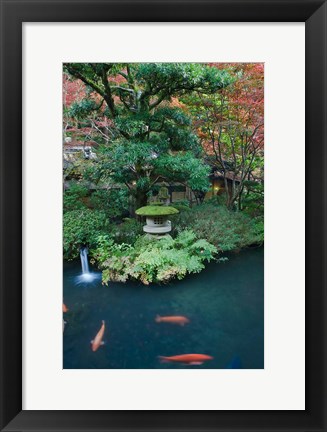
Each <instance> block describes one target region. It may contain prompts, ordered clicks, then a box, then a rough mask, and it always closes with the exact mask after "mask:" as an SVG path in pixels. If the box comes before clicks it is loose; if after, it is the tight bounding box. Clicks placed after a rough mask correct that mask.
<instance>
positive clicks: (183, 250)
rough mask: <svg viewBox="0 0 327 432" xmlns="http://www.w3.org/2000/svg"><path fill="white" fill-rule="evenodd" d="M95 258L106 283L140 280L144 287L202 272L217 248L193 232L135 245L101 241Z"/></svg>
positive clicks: (107, 240)
mask: <svg viewBox="0 0 327 432" xmlns="http://www.w3.org/2000/svg"><path fill="white" fill-rule="evenodd" d="M98 244H99V246H98V248H97V249H96V250H95V251H93V256H94V257H95V259H96V260H97V261H98V263H99V265H100V267H101V268H102V269H103V273H102V280H103V283H105V284H107V283H108V282H109V281H119V282H125V281H126V280H128V279H135V280H140V281H141V282H143V283H144V284H146V285H148V284H149V283H153V282H157V283H165V282H168V281H169V280H170V279H173V278H177V279H183V278H184V277H185V276H186V274H188V273H199V272H200V271H201V270H203V268H204V262H205V261H210V260H212V259H213V257H214V254H215V253H216V252H217V250H216V248H215V247H214V246H213V245H212V244H210V243H208V242H207V241H206V240H203V239H201V240H197V239H196V236H195V234H194V233H193V232H192V231H188V230H187V231H184V232H181V233H180V234H179V235H178V236H177V238H176V239H175V240H174V239H173V238H172V237H171V236H165V237H163V238H161V239H155V238H153V237H151V236H142V237H140V238H139V239H138V240H137V241H136V242H135V244H134V246H131V245H127V244H119V245H117V244H115V243H113V242H112V240H111V239H110V238H109V237H102V238H101V239H100V241H98Z"/></svg>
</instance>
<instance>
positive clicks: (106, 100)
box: [64, 63, 232, 207]
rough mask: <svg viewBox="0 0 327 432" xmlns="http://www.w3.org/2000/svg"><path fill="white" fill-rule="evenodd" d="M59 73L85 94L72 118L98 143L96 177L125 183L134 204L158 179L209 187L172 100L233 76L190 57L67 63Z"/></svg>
mask: <svg viewBox="0 0 327 432" xmlns="http://www.w3.org/2000/svg"><path fill="white" fill-rule="evenodd" d="M64 71H65V72H66V73H67V74H68V76H69V77H70V79H73V80H79V82H82V83H84V85H85V89H86V93H87V94H86V97H85V98H80V99H79V100H76V101H75V102H74V103H72V104H71V105H70V107H69V116H71V117H72V118H75V119H78V121H79V124H80V126H83V127H89V128H91V130H92V133H93V139H95V140H96V141H97V142H99V143H100V144H102V145H101V146H100V147H99V149H98V154H97V156H98V157H97V159H96V160H95V161H92V164H93V167H95V169H93V171H92V170H91V172H92V175H93V180H94V181H96V180H99V179H102V180H106V179H108V180H109V179H110V180H111V181H113V182H115V183H118V184H121V185H125V186H126V187H127V188H128V190H129V191H130V193H131V195H132V196H133V197H134V199H135V203H136V207H140V206H143V205H144V204H146V201H147V195H148V194H149V192H150V191H151V190H152V189H153V187H154V186H155V184H156V183H157V182H160V181H167V182H172V181H173V182H180V183H183V184H185V185H187V186H188V187H190V188H191V189H192V190H194V191H205V190H206V189H207V188H208V172H209V169H208V167H207V166H206V164H204V162H203V160H202V159H201V157H200V156H201V152H202V148H201V146H200V144H199V140H198V137H197V135H196V133H195V132H194V130H193V129H192V121H191V118H190V116H189V115H188V114H187V113H185V111H183V110H182V109H181V108H180V106H179V105H178V103H176V98H180V97H183V96H185V95H186V94H192V93H194V92H196V93H197V94H199V95H211V94H215V93H216V92H217V91H220V90H221V89H223V88H224V87H226V86H227V85H228V84H230V82H231V81H232V79H231V76H230V75H229V74H228V72H226V71H225V70H223V69H218V68H215V67H210V66H207V65H201V64H191V63H174V64H171V63H146V64H116V63H83V64H82V63H66V64H65V65H64ZM174 98H175V99H174ZM174 101H175V103H174Z"/></svg>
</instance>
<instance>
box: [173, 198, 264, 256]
mask: <svg viewBox="0 0 327 432" xmlns="http://www.w3.org/2000/svg"><path fill="white" fill-rule="evenodd" d="M173 227H174V230H175V231H176V232H177V233H178V232H181V231H183V230H185V229H189V228H192V230H193V231H194V233H195V234H196V236H197V237H198V238H204V239H206V240H207V241H208V242H210V243H212V244H214V245H215V246H216V248H217V249H218V251H219V252H227V251H233V250H238V249H241V248H244V247H246V246H250V245H253V244H261V243H262V242H263V235H264V231H263V219H262V218H251V217H250V216H249V215H247V214H245V213H242V212H233V211H229V210H228V209H227V208H226V207H225V206H217V205H214V204H212V203H210V204H207V203H204V204H201V205H199V206H196V207H193V208H192V209H190V211H184V212H181V213H180V214H179V215H176V216H175V217H174V221H173Z"/></svg>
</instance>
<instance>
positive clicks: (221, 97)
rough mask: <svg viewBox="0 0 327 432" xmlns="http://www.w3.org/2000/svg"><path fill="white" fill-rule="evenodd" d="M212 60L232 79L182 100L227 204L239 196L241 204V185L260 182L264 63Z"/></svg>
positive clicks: (262, 140) (261, 173) (262, 138)
mask: <svg viewBox="0 0 327 432" xmlns="http://www.w3.org/2000/svg"><path fill="white" fill-rule="evenodd" d="M211 66H212V67H215V68H218V69H221V68H223V70H226V68H228V70H229V71H230V73H231V75H232V76H234V78H235V80H234V82H233V83H232V84H231V85H229V86H228V87H226V88H224V89H222V91H221V92H219V93H214V94H212V95H205V94H196V95H191V96H189V97H187V98H184V100H185V102H186V103H187V104H188V105H189V107H190V111H191V112H192V114H193V115H194V116H195V118H196V128H197V131H198V135H199V136H200V138H201V142H202V146H203V148H204V150H205V152H206V154H207V158H208V160H209V161H210V163H211V165H212V166H213V167H214V169H215V170H216V172H218V173H220V175H221V176H222V177H223V179H224V183H225V191H226V204H227V207H228V208H233V206H234V204H235V203H236V202H238V206H239V208H240V209H241V208H242V195H243V192H244V190H245V189H246V185H247V184H248V185H249V184H251V185H252V188H253V187H254V186H255V183H254V182H259V183H262V182H263V149H264V112H263V111H264V82H263V64H261V63H258V64H257V63H244V64H242V63H236V64H212V65H211ZM248 190H250V189H248ZM261 190H262V189H261Z"/></svg>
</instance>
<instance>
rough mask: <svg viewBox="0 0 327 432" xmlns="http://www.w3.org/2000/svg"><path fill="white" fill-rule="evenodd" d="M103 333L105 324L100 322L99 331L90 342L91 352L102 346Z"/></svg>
mask: <svg viewBox="0 0 327 432" xmlns="http://www.w3.org/2000/svg"><path fill="white" fill-rule="evenodd" d="M104 331H105V324H104V321H103V320H102V326H101V328H100V330H99V331H98V333H97V335H96V336H95V338H94V339H93V340H91V344H92V351H93V352H94V351H96V350H97V349H98V348H99V347H100V346H101V345H104V342H103V341H102V338H103V335H104Z"/></svg>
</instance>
